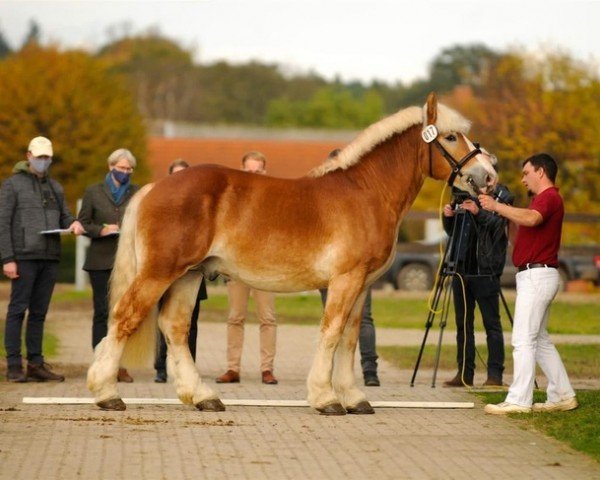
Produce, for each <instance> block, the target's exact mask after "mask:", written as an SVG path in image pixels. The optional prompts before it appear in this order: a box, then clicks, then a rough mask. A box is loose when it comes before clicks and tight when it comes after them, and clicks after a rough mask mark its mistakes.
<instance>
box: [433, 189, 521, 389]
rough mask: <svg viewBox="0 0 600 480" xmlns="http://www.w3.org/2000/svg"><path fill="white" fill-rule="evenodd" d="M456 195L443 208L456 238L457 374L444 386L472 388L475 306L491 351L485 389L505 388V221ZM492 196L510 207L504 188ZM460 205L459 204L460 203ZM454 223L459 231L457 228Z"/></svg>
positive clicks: (448, 227)
mask: <svg viewBox="0 0 600 480" xmlns="http://www.w3.org/2000/svg"><path fill="white" fill-rule="evenodd" d="M461 193H462V194H465V193H466V192H460V191H455V192H454V199H455V200H454V201H453V203H452V204H447V205H445V206H444V218H443V225H444V230H445V231H446V233H448V234H449V235H454V237H455V238H453V245H454V249H456V251H454V252H450V255H453V258H454V259H455V260H456V272H457V273H458V274H459V275H454V276H453V279H452V290H453V297H454V310H455V315H456V343H457V355H456V360H457V363H458V373H457V374H456V376H455V377H454V378H452V379H451V380H448V381H446V382H444V385H445V386H447V387H460V386H463V385H466V386H472V385H473V377H474V375H475V335H474V331H473V324H474V317H475V303H477V305H479V310H480V311H481V316H482V319H483V326H484V328H485V332H486V340H487V346H488V361H487V379H486V381H485V382H484V384H483V385H484V386H486V387H487V386H502V374H503V372H504V337H503V334H502V325H501V323H500V307H499V296H500V275H502V271H503V269H504V264H505V259H506V247H507V244H508V236H507V228H506V227H507V222H506V219H504V218H503V217H501V216H499V215H495V214H493V213H492V212H488V211H486V210H484V209H482V208H481V207H480V205H479V202H478V200H477V199H476V198H473V197H469V196H468V195H467V198H466V199H464V200H463V198H465V197H461V196H460V195H461ZM494 196H495V197H496V198H497V199H499V200H500V201H502V202H503V203H509V202H510V203H512V198H511V197H512V196H511V194H510V192H509V191H508V189H507V188H506V187H505V186H503V185H497V186H496V190H495V192H494ZM457 199H458V200H457ZM455 223H456V225H455ZM458 226H460V228H456V227H458Z"/></svg>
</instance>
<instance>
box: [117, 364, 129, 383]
mask: <svg viewBox="0 0 600 480" xmlns="http://www.w3.org/2000/svg"><path fill="white" fill-rule="evenodd" d="M117 382H123V383H133V377H132V376H131V375H129V372H128V371H127V369H126V368H119V372H118V373H117Z"/></svg>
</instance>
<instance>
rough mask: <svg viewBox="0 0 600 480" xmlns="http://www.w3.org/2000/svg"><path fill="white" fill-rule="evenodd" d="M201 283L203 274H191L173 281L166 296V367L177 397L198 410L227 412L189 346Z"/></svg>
mask: <svg viewBox="0 0 600 480" xmlns="http://www.w3.org/2000/svg"><path fill="white" fill-rule="evenodd" d="M201 280H202V275H200V274H198V273H191V272H190V273H187V274H186V275H185V276H184V277H182V278H180V279H179V280H177V281H176V282H174V283H173V285H172V286H171V287H170V288H169V290H167V292H166V293H165V295H164V297H163V303H162V306H161V309H160V313H159V317H158V322H159V326H160V328H161V330H162V332H163V334H164V336H165V340H166V342H167V365H168V370H169V375H172V376H173V378H174V383H175V389H176V391H177V396H178V397H179V399H180V400H181V401H182V402H183V403H185V404H193V405H195V406H196V408H198V409H199V410H204V411H213V412H217V411H223V410H225V406H224V405H223V403H222V402H221V400H219V398H218V396H217V394H216V393H215V392H214V391H213V390H212V389H211V388H210V387H208V385H206V384H205V383H204V382H202V379H201V378H200V374H199V373H198V369H197V368H196V365H195V364H194V360H193V358H192V355H191V353H190V348H189V345H188V335H189V329H190V320H191V316H192V311H193V309H194V301H195V299H196V295H197V294H198V288H199V287H200V282H201Z"/></svg>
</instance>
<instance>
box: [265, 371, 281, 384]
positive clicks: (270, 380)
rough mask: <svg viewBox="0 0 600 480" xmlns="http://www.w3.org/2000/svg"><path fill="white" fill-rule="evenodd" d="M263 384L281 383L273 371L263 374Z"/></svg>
mask: <svg viewBox="0 0 600 480" xmlns="http://www.w3.org/2000/svg"><path fill="white" fill-rule="evenodd" d="M262 382H263V383H265V384H267V385H277V384H278V383H279V382H278V381H277V379H276V378H275V377H274V376H273V372H271V370H265V371H264V372H262Z"/></svg>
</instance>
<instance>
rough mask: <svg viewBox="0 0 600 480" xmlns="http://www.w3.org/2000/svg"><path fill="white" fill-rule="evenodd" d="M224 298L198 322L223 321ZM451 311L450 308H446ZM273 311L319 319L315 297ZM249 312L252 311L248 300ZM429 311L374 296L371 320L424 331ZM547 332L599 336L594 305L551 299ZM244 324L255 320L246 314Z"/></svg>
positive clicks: (289, 300)
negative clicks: (246, 320)
mask: <svg viewBox="0 0 600 480" xmlns="http://www.w3.org/2000/svg"><path fill="white" fill-rule="evenodd" d="M227 308H228V303H227V295H226V294H224V293H209V298H208V300H205V301H204V302H202V312H203V313H201V314H200V319H201V320H202V319H203V318H204V319H205V320H206V321H223V320H225V319H226V317H227ZM450 308H452V306H451V307H450ZM509 308H510V310H511V314H512V312H514V301H509ZM275 310H276V312H277V318H278V321H279V322H280V323H296V324H313V325H317V324H318V323H319V321H320V319H321V313H322V306H321V299H320V297H319V296H318V295H313V294H310V295H309V294H304V295H302V294H297V295H278V296H277V297H276V298H275ZM249 312H254V306H253V303H252V299H250V306H249ZM428 312H429V308H428V305H427V299H424V298H398V297H393V296H391V297H374V298H373V318H374V320H375V325H376V326H378V327H387V328H417V329H421V328H425V322H426V321H427V315H428ZM550 315H551V316H550V330H549V331H550V333H570V334H588V335H600V322H598V321H597V318H598V303H597V302H591V301H590V302H568V301H561V300H560V299H557V300H555V301H554V302H553V303H552V311H551V314H550ZM501 316H502V323H503V325H504V328H505V329H507V330H510V328H511V326H510V322H509V319H508V317H507V316H506V313H505V311H504V308H503V307H502V306H501ZM439 317H440V316H439V315H436V317H435V325H436V326H437V324H438V323H439ZM248 321H251V322H252V321H256V320H255V318H254V315H253V314H252V313H251V314H250V315H249V318H248ZM448 323H449V324H448V328H449V329H454V315H453V313H450V315H449V316H448ZM475 329H476V330H477V331H483V325H482V321H481V317H480V316H479V310H478V309H476V318H475Z"/></svg>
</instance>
